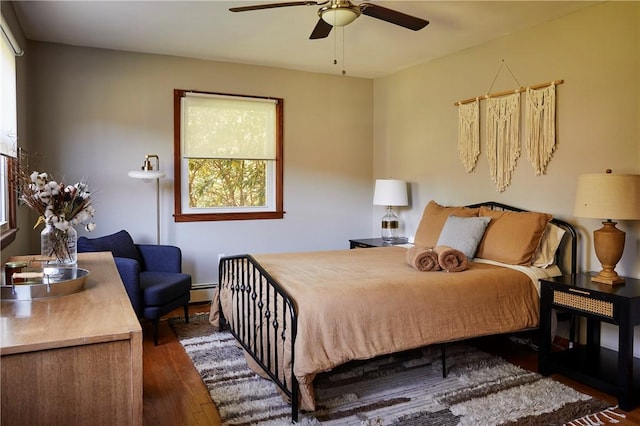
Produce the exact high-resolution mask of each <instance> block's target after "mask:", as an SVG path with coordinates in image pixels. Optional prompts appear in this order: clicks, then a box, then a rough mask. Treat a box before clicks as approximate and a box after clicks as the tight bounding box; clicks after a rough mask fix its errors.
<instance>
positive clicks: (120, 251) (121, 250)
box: [78, 230, 142, 264]
mask: <svg viewBox="0 0 640 426" xmlns="http://www.w3.org/2000/svg"><path fill="white" fill-rule="evenodd" d="M78 251H79V252H95V251H110V252H111V254H113V257H126V258H128V259H133V260H136V261H137V262H138V263H140V264H142V259H141V258H140V253H139V252H138V248H137V247H136V245H135V244H134V242H133V239H132V238H131V235H129V233H128V232H127V231H124V230H122V231H119V232H116V233H115V234H111V235H105V236H104V237H98V238H86V237H80V238H78Z"/></svg>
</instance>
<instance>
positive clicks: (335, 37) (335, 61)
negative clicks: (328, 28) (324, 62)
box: [333, 30, 338, 65]
mask: <svg viewBox="0 0 640 426" xmlns="http://www.w3.org/2000/svg"><path fill="white" fill-rule="evenodd" d="M333 65H338V31H337V30H336V31H334V32H333Z"/></svg>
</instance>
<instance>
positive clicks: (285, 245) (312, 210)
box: [21, 43, 373, 284]
mask: <svg viewBox="0 0 640 426" xmlns="http://www.w3.org/2000/svg"><path fill="white" fill-rule="evenodd" d="M27 55H28V69H29V76H28V81H29V97H28V104H29V108H28V113H27V118H28V120H29V122H30V123H32V125H31V127H30V144H31V153H30V154H31V156H32V158H34V159H35V160H36V161H37V163H38V164H40V167H41V168H42V169H44V170H46V171H47V172H49V173H52V174H54V176H56V177H59V176H60V177H62V176H64V177H65V180H66V181H67V182H72V181H73V182H75V181H77V180H79V179H82V178H84V177H86V178H88V180H89V184H90V187H91V189H92V190H93V191H94V196H93V198H94V200H95V207H96V210H97V214H96V217H95V221H96V223H97V225H98V228H97V229H96V230H95V231H94V232H93V233H92V235H89V236H101V235H106V234H109V233H112V232H116V231H118V230H120V229H126V230H128V231H129V232H130V233H131V234H132V235H133V237H134V240H136V241H137V242H155V232H156V227H155V212H156V210H155V201H156V199H155V185H154V184H145V183H143V182H142V181H140V180H135V179H131V178H128V177H127V172H128V171H129V170H137V169H139V167H140V166H141V165H142V160H143V159H144V155H145V154H158V155H159V157H160V162H161V163H160V164H161V166H162V169H163V171H165V172H166V173H167V177H166V178H164V179H161V180H160V184H161V187H160V188H161V195H160V197H161V200H160V204H161V242H162V243H165V244H174V245H177V246H179V247H181V248H182V251H183V258H184V269H185V271H186V272H188V273H191V274H192V275H193V279H194V283H197V284H203V283H212V282H217V258H218V254H220V253H224V254H227V255H230V254H238V253H246V252H253V253H259V252H277V251H298V250H314V249H334V248H348V239H349V238H353V237H365V236H368V235H369V228H370V226H369V223H370V222H371V207H370V206H371V197H372V187H373V184H372V164H373V159H372V149H371V143H372V142H371V141H372V139H373V133H372V132H373V124H372V117H373V110H372V108H373V107H372V105H373V99H372V97H373V82H372V81H371V80H368V79H358V78H352V77H343V76H334V75H322V74H312V73H304V72H298V71H288V70H282V69H274V68H265V67H255V66H246V65H237V64H230V63H221V62H212V61H203V60H195V59H185V58H177V57H170V56H160V55H147V54H137V53H127V52H118V51H110V50H101V49H90V48H78V47H69V46H63V45H58V44H49V43H30V44H29V45H28V46H27ZM174 88H178V89H196V90H202V91H213V92H223V93H236V94H249V95H258V96H274V97H280V98H284V126H285V127H284V159H285V170H284V174H285V181H284V191H285V194H284V208H285V211H286V215H285V218H284V219H283V220H261V221H229V222H200V223H175V222H174V221H173V218H172V214H173V205H174V201H173V200H174V197H173V170H174V167H173V164H172V162H173V160H172V159H173V89H174ZM24 232H28V233H31V234H32V235H33V236H34V237H35V236H36V235H37V233H36V232H32V231H30V230H29V229H24V230H21V233H24ZM80 233H81V234H83V233H84V231H82V232H80ZM31 248H32V250H38V243H37V241H35V240H34V241H33V244H32V246H31Z"/></svg>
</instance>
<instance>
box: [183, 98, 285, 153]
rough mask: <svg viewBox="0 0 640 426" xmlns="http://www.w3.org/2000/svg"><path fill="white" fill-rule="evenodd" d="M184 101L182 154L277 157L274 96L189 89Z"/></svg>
mask: <svg viewBox="0 0 640 426" xmlns="http://www.w3.org/2000/svg"><path fill="white" fill-rule="evenodd" d="M181 102H182V129H181V131H182V155H183V157H185V158H217V159H251V160H275V158H276V101H275V100H270V99H260V98H240V97H238V98H236V97H233V96H223V95H205V94H195V93H187V94H186V96H185V97H183V98H182V99H181Z"/></svg>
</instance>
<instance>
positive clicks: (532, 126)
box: [454, 60, 564, 192]
mask: <svg viewBox="0 0 640 426" xmlns="http://www.w3.org/2000/svg"><path fill="white" fill-rule="evenodd" d="M503 66H504V67H506V68H507V70H508V71H509V73H510V74H511V77H512V78H513V79H514V81H515V82H516V84H517V85H518V88H517V89H515V90H507V91H503V92H498V93H489V92H491V89H492V88H493V84H494V83H495V81H496V79H497V78H498V75H499V74H500V71H501V70H502V67H503ZM561 83H564V80H555V81H551V82H548V83H542V84H537V85H534V86H529V87H522V86H521V85H520V83H519V82H518V80H517V79H516V77H515V76H514V75H513V73H512V72H511V69H510V68H509V66H508V65H507V64H506V63H505V62H504V60H502V63H501V64H500V68H498V72H497V73H496V75H495V77H494V79H493V81H492V82H491V86H490V87H489V90H488V91H487V94H486V95H484V96H479V97H475V98H470V99H465V100H463V101H459V102H456V103H455V104H454V105H455V106H457V107H458V151H459V153H460V160H461V161H462V164H463V165H464V168H465V171H466V172H467V173H471V172H472V171H473V170H474V169H475V166H476V164H477V159H478V156H479V154H480V126H479V119H480V118H479V117H480V114H479V110H480V107H479V104H480V101H481V100H486V101H487V112H486V150H487V159H488V161H489V171H490V174H491V180H492V181H493V182H494V183H495V185H496V188H497V190H498V191H499V192H503V191H504V190H505V189H506V188H507V187H508V186H509V185H510V184H511V174H512V173H513V171H514V170H515V168H516V165H517V160H518V158H519V157H520V150H521V149H520V121H521V118H520V117H521V116H520V93H522V92H526V111H525V129H524V139H525V141H526V146H527V154H528V156H529V162H530V163H531V165H532V166H533V169H534V171H535V174H536V175H541V174H544V173H545V172H546V168H547V164H549V161H550V160H551V156H552V155H553V152H554V150H555V145H556V143H555V142H556V132H555V123H556V111H555V104H556V89H555V88H556V85H558V84H561Z"/></svg>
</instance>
